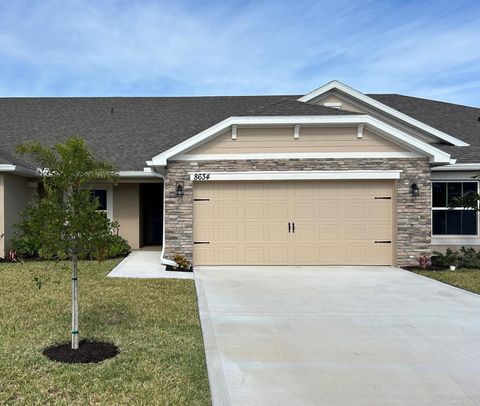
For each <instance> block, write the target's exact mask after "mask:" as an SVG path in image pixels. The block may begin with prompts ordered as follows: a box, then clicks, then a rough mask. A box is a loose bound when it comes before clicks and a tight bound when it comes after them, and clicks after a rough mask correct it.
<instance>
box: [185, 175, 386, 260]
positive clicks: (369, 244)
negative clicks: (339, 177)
mask: <svg viewBox="0 0 480 406" xmlns="http://www.w3.org/2000/svg"><path fill="white" fill-rule="evenodd" d="M392 219H393V182H392V181H358V180H356V181H269V182H265V181H254V182H217V181H210V182H208V181H207V182H194V263H195V265H295V264H297V265H391V264H392V258H393V252H392V250H393V235H392V230H393V220H392Z"/></svg>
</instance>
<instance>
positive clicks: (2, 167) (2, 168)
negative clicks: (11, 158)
mask: <svg viewBox="0 0 480 406" xmlns="http://www.w3.org/2000/svg"><path fill="white" fill-rule="evenodd" d="M0 172H13V173H16V174H19V175H21V176H32V177H37V176H40V174H39V173H38V172H37V171H35V170H33V169H27V168H24V167H23V166H18V165H12V164H0Z"/></svg>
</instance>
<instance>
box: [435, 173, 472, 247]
mask: <svg viewBox="0 0 480 406" xmlns="http://www.w3.org/2000/svg"><path fill="white" fill-rule="evenodd" d="M434 183H446V184H447V186H446V203H448V184H449V183H476V184H477V190H476V192H477V193H479V190H480V189H479V188H480V181H478V180H476V179H468V180H467V179H463V180H450V179H435V180H433V179H432V181H431V186H430V190H431V193H430V212H431V215H430V236H431V238H432V239H452V238H453V239H472V240H474V239H478V238H479V237H480V222H479V221H480V216H479V215H480V212H479V211H477V213H476V215H477V233H476V234H433V212H434V210H459V211H471V210H472V209H465V208H463V207H452V208H449V207H448V206H446V207H433V184H434ZM462 190H463V186H462ZM445 243H446V242H445Z"/></svg>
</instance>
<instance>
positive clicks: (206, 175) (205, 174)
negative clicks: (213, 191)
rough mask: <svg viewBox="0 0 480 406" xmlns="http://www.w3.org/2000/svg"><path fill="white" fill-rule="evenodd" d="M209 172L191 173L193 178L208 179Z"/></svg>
mask: <svg viewBox="0 0 480 406" xmlns="http://www.w3.org/2000/svg"><path fill="white" fill-rule="evenodd" d="M209 179H210V174H209V173H195V174H193V180H209Z"/></svg>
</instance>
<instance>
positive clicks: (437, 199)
mask: <svg viewBox="0 0 480 406" xmlns="http://www.w3.org/2000/svg"><path fill="white" fill-rule="evenodd" d="M432 206H433V207H447V184H446V183H445V182H434V183H433V184H432Z"/></svg>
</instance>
